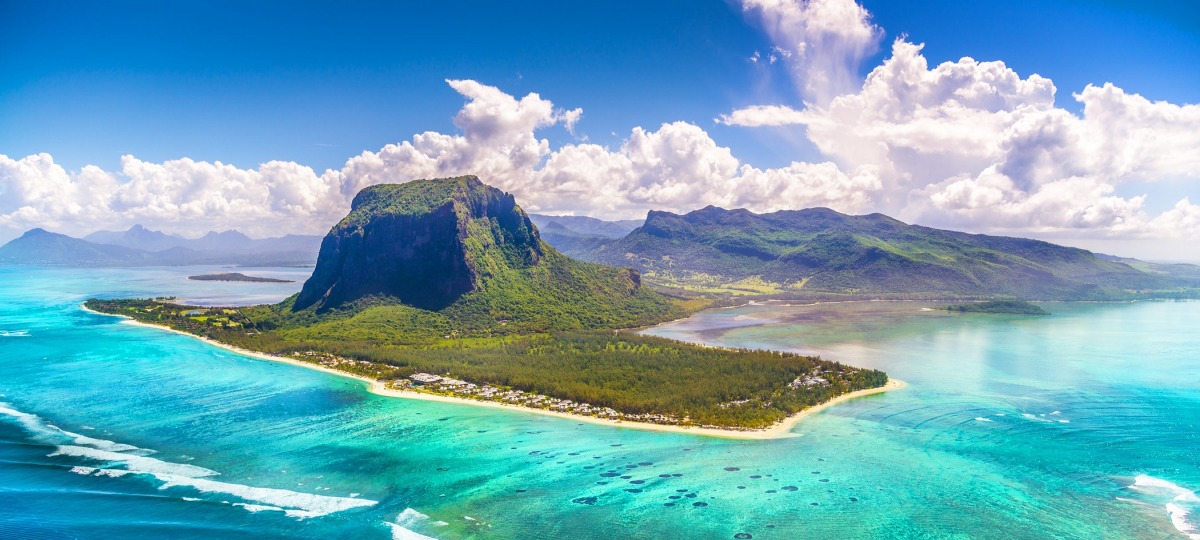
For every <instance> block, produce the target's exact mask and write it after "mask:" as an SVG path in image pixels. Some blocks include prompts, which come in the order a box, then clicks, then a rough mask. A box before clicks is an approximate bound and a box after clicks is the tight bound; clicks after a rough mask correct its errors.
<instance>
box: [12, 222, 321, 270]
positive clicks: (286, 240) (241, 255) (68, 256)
mask: <svg viewBox="0 0 1200 540" xmlns="http://www.w3.org/2000/svg"><path fill="white" fill-rule="evenodd" d="M319 245H320V237H318V236H303V235H288V236H283V237H280V238H264V239H252V238H250V237H247V236H246V235H244V234H242V233H240V232H237V231H226V232H223V233H216V232H210V233H208V234H207V235H205V236H203V237H201V238H197V239H188V238H184V237H182V236H179V235H174V234H165V233H162V232H159V231H152V230H149V229H146V228H145V227H142V226H141V225H135V226H133V227H132V228H130V229H129V230H127V231H98V232H95V233H92V234H90V235H88V236H87V237H85V238H84V239H79V238H73V237H70V236H66V235H62V234H57V233H50V232H47V231H45V230H42V229H33V230H30V231H28V232H26V233H25V234H24V235H22V236H21V237H20V238H17V239H15V240H13V241H11V242H9V243H8V244H5V245H4V246H3V247H0V263H3V264H51V265H66V266H86V265H99V266H156V265H166V266H170V265H190V264H237V265H245V266H288V265H305V264H312V263H313V262H314V261H315V260H316V253H317V249H318V246H319Z"/></svg>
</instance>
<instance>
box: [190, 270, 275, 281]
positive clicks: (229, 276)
mask: <svg viewBox="0 0 1200 540" xmlns="http://www.w3.org/2000/svg"><path fill="white" fill-rule="evenodd" d="M188 279H194V280H196V281H249V282H252V283H295V281H292V280H290V279H275V278H268V277H258V276H247V275H246V274H241V273H238V272H229V273H226V274H204V275H199V276H188Z"/></svg>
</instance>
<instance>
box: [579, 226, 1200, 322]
mask: <svg viewBox="0 0 1200 540" xmlns="http://www.w3.org/2000/svg"><path fill="white" fill-rule="evenodd" d="M575 254H576V256H579V257H580V258H582V259H585V260H592V261H596V262H602V263H608V264H626V265H630V266H632V267H634V268H637V269H639V270H641V271H642V272H643V274H644V275H645V276H646V278H647V280H650V281H652V282H655V283H661V284H664V285H668V286H672V285H673V286H678V287H681V288H690V289H699V290H721V289H724V290H732V291H734V292H742V293H794V294H842V295H846V294H850V295H882V296H906V295H907V296H913V295H917V296H939V297H981V296H984V297H992V296H996V297H1018V298H1039V299H1063V300H1077V299H1102V298H1113V297H1119V296H1121V295H1122V294H1124V291H1127V290H1168V289H1176V288H1179V287H1196V286H1198V285H1200V279H1188V278H1185V277H1179V276H1174V275H1167V274H1151V273H1147V272H1143V271H1141V270H1138V269H1136V268H1134V267H1132V266H1130V265H1128V264H1124V263H1122V262H1115V261H1109V260H1104V259H1101V258H1098V257H1096V256H1095V255H1094V254H1093V253H1091V252H1089V251H1086V250H1083V249H1077V248H1070V247H1063V246H1059V245H1055V244H1051V243H1048V242H1043V241H1040V240H1030V239H1024V238H1010V237H1002V236H988V235H981V234H967V233H961V232H955V231H946V230H940V229H933V228H929V227H922V226H918V225H909V224H906V223H903V222H901V221H898V220H896V219H893V218H890V217H888V216H885V215H883V214H871V215H865V216H850V215H846V214H841V213H838V212H835V211H833V210H829V209H825V208H812V209H807V210H796V211H790V210H789V211H780V212H774V213H770V214H755V213H753V212H750V211H747V210H724V209H721V208H716V207H712V206H710V207H707V208H704V209H701V210H696V211H694V212H691V213H688V214H684V215H677V214H673V213H669V212H657V211H652V212H650V214H649V215H648V216H647V219H646V223H645V224H644V225H643V226H641V227H639V228H638V229H636V230H634V231H633V232H631V233H630V234H629V235H628V236H626V237H624V238H621V239H619V240H616V241H612V242H607V243H604V244H601V245H598V246H596V247H594V248H592V249H590V250H587V251H584V252H576V253H575Z"/></svg>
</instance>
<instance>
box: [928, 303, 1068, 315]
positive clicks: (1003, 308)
mask: <svg viewBox="0 0 1200 540" xmlns="http://www.w3.org/2000/svg"><path fill="white" fill-rule="evenodd" d="M942 309H944V310H946V311H956V312H958V313H1005V314H1011V315H1049V314H1050V312H1049V311H1046V310H1044V309H1042V308H1040V307H1038V306H1035V305H1033V304H1030V303H1029V302H1023V301H1020V300H992V301H989V302H977V303H973V304H955V305H951V306H946V307H944V308H942Z"/></svg>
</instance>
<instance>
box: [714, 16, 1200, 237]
mask: <svg viewBox="0 0 1200 540" xmlns="http://www.w3.org/2000/svg"><path fill="white" fill-rule="evenodd" d="M842 3H844V4H853V1H852V0H844V1H843V2H842ZM796 5H797V6H804V5H807V4H805V3H803V2H801V3H798V4H796ZM921 49H922V45H917V44H913V43H909V42H908V41H906V40H904V39H898V40H896V41H895V42H894V43H893V47H892V54H891V56H890V57H889V58H887V59H886V60H885V61H884V62H883V63H882V64H881V65H880V66H878V67H876V68H875V69H874V70H872V71H871V72H870V74H868V75H867V77H866V79H865V80H864V81H863V83H862V85H861V87H860V88H858V89H857V90H855V91H853V92H847V93H843V94H842V95H839V96H837V97H834V98H832V99H831V100H829V102H828V103H827V104H823V105H822V104H811V103H804V104H802V106H799V107H793V106H790V105H759V106H753V107H747V108H743V109H739V110H736V111H733V112H731V113H729V114H726V115H723V116H721V117H720V118H719V119H718V122H721V123H724V124H727V125H740V126H747V127H755V126H781V125H803V126H805V127H806V134H807V137H808V138H809V140H810V141H811V142H812V143H813V144H814V145H815V146H816V147H817V148H818V150H820V151H821V152H822V153H823V154H824V155H826V156H829V157H831V158H833V159H834V161H835V162H837V163H838V164H840V165H841V167H842V168H843V169H848V170H857V169H863V168H870V169H871V170H874V171H878V175H879V177H880V179H881V182H882V187H881V188H880V189H877V190H874V191H868V192H866V193H865V194H864V195H866V196H867V197H869V199H870V200H869V202H868V203H867V204H866V206H869V207H872V208H875V209H878V210H880V211H884V212H889V213H893V214H896V215H898V216H899V217H901V218H903V219H909V220H914V219H915V220H918V221H921V222H923V223H928V224H933V225H939V226H947V227H954V228H968V229H971V230H977V231H1011V232H1017V233H1038V232H1048V231H1074V234H1076V235H1079V236H1095V237H1157V238H1167V237H1174V238H1184V237H1187V236H1188V235H1195V234H1197V233H1200V228H1197V223H1196V219H1195V215H1196V212H1197V210H1196V208H1197V207H1196V206H1195V205H1193V204H1191V203H1190V201H1189V200H1188V199H1184V200H1181V201H1179V202H1178V204H1177V205H1176V206H1175V207H1174V208H1172V209H1171V210H1168V211H1166V212H1164V213H1162V214H1160V215H1158V216H1154V215H1151V214H1150V213H1149V212H1148V211H1147V210H1146V209H1145V207H1146V202H1147V198H1146V196H1144V195H1138V196H1125V197H1122V196H1118V195H1116V193H1117V187H1118V186H1120V185H1121V184H1122V183H1126V182H1130V181H1138V182H1143V183H1145V182H1155V181H1159V180H1163V179H1169V180H1177V181H1179V180H1182V181H1194V180H1197V179H1200V106H1197V105H1184V106H1180V105H1174V104H1171V103H1166V102H1151V101H1149V100H1147V99H1145V98H1144V97H1142V96H1139V95H1137V94H1132V93H1128V92H1125V91H1124V90H1122V89H1120V88H1117V87H1115V86H1113V85H1112V84H1105V85H1103V86H1091V85H1089V86H1088V87H1086V88H1084V89H1083V91H1081V92H1079V93H1077V94H1073V97H1074V98H1075V99H1076V100H1077V101H1078V102H1079V103H1081V104H1082V105H1083V111H1082V113H1081V114H1075V113H1072V112H1070V111H1067V110H1065V109H1061V108H1057V107H1056V106H1055V104H1054V100H1055V93H1056V88H1055V86H1054V84H1053V82H1052V81H1051V80H1050V79H1047V78H1045V77H1041V76H1039V75H1036V74H1034V75H1029V76H1028V77H1022V76H1020V75H1019V74H1018V73H1016V72H1015V71H1013V70H1012V69H1010V68H1009V67H1008V66H1006V65H1005V64H1004V63H1003V62H999V61H992V62H980V61H976V60H974V59H971V58H963V59H961V60H959V61H957V62H946V63H943V64H941V65H938V66H935V67H932V68H930V67H929V65H928V62H927V60H926V59H925V57H924V56H923V55H922V54H921Z"/></svg>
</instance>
